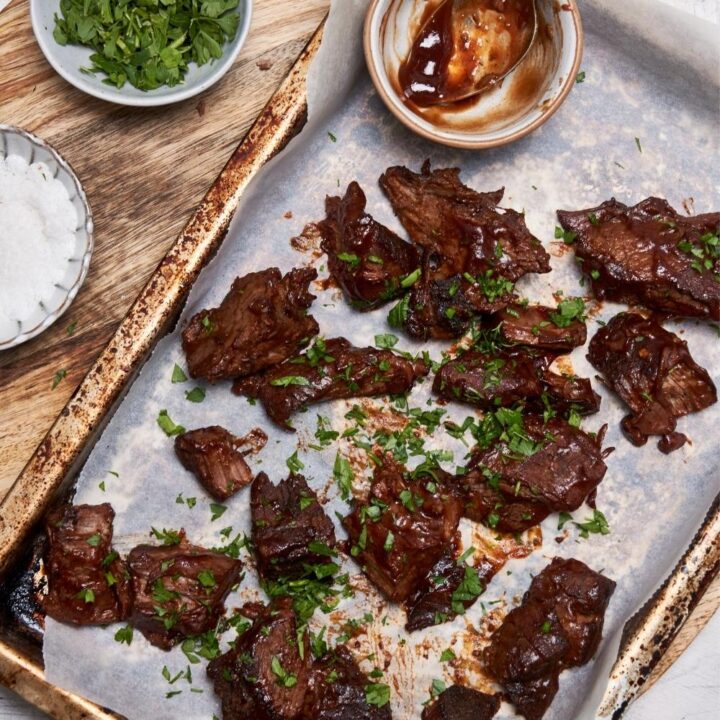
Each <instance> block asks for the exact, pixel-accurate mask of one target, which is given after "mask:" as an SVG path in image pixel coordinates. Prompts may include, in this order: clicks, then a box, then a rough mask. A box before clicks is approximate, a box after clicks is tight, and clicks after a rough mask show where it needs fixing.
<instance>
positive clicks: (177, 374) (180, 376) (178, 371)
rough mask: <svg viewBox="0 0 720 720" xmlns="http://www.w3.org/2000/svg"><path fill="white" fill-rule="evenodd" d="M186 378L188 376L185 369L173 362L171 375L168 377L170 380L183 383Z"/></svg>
mask: <svg viewBox="0 0 720 720" xmlns="http://www.w3.org/2000/svg"><path fill="white" fill-rule="evenodd" d="M187 379H188V377H187V375H186V374H185V371H184V370H183V369H182V368H181V367H180V366H179V365H178V364H177V363H175V366H174V367H173V371H172V377H171V378H170V382H173V383H184V382H186V381H187Z"/></svg>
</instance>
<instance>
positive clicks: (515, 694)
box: [483, 558, 615, 720]
mask: <svg viewBox="0 0 720 720" xmlns="http://www.w3.org/2000/svg"><path fill="white" fill-rule="evenodd" d="M614 590H615V583H614V582H613V581H612V580H609V579H608V578H606V577H605V576H604V575H601V574H599V573H596V572H595V571H593V570H591V569H590V568H589V567H587V565H585V564H583V563H581V562H580V561H578V560H573V559H569V560H564V559H560V558H555V559H554V560H553V561H552V563H550V565H548V566H547V567H546V568H545V569H544V570H543V571H542V572H541V573H540V574H539V575H538V576H537V577H535V578H534V579H533V581H532V583H531V585H530V588H529V589H528V591H527V592H526V593H525V596H524V597H523V601H522V604H521V605H520V607H517V608H515V609H514V610H511V611H510V612H509V613H508V615H507V616H506V617H505V619H504V621H503V623H502V625H501V626H500V628H499V629H498V630H497V631H496V632H495V633H494V634H493V635H492V637H491V639H490V645H489V646H488V647H487V648H486V649H485V652H484V654H483V661H484V665H485V668H486V670H487V671H488V672H489V673H490V675H491V676H492V677H493V678H494V679H495V680H497V681H498V682H499V683H501V684H502V685H503V686H504V688H505V692H506V694H507V697H508V699H509V700H510V702H512V703H514V704H515V708H516V710H517V712H518V713H520V714H521V715H523V716H524V717H525V718H527V720H540V718H542V716H543V715H544V714H545V711H546V710H547V708H548V707H549V706H550V703H551V702H552V700H553V698H554V696H555V693H556V692H557V688H558V676H559V674H560V673H561V672H562V670H563V669H565V668H571V667H578V666H580V665H584V664H585V663H587V662H588V661H589V660H590V659H591V658H592V656H593V655H594V654H595V651H596V650H597V648H598V645H599V644H600V640H601V638H602V629H603V621H604V619H605V610H606V609H607V606H608V603H609V601H610V597H611V596H612V594H613V592H614Z"/></svg>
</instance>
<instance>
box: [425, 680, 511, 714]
mask: <svg viewBox="0 0 720 720" xmlns="http://www.w3.org/2000/svg"><path fill="white" fill-rule="evenodd" d="M499 709H500V695H486V694H485V693H481V692H478V691H477V690H473V689H471V688H468V687H463V686H462V685H451V686H450V687H449V688H447V689H446V690H443V691H442V692H441V693H440V694H439V695H438V696H437V697H436V698H435V700H433V701H432V702H431V703H430V704H429V705H426V706H425V708H424V710H423V712H422V720H491V718H493V717H495V714H496V713H497V711H498V710H499Z"/></svg>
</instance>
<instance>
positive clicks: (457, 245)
mask: <svg viewBox="0 0 720 720" xmlns="http://www.w3.org/2000/svg"><path fill="white" fill-rule="evenodd" d="M459 174H460V171H459V169H458V168H441V169H436V170H430V163H429V162H427V161H426V162H425V164H424V165H423V166H422V169H421V171H420V173H419V174H418V173H414V172H412V171H411V170H408V169H407V168H405V167H391V168H388V169H387V170H386V171H385V173H384V174H383V175H382V176H381V177H380V186H381V187H382V189H383V191H384V192H385V194H386V195H387V197H388V199H389V200H390V203H391V204H392V207H393V210H394V211H395V214H396V215H397V216H398V218H399V219H400V222H401V223H402V224H403V226H404V227H405V229H406V230H407V231H408V233H409V235H410V238H411V240H412V241H413V242H415V243H416V244H418V245H421V246H422V247H424V248H425V249H426V250H428V251H430V252H432V253H435V254H437V255H438V256H439V258H441V263H440V265H439V267H438V270H437V277H438V278H447V277H450V276H452V275H455V274H458V273H459V274H463V273H468V274H470V275H472V276H478V275H484V274H485V273H486V272H487V271H488V270H492V271H493V272H494V273H495V275H496V276H501V277H503V278H506V279H508V280H510V281H513V282H514V281H515V280H518V279H519V278H520V277H522V276H523V275H525V274H526V273H529V272H536V273H544V272H549V271H550V256H549V255H548V254H547V252H546V251H545V250H544V248H543V246H542V244H541V243H540V241H539V240H538V239H537V238H536V237H534V236H533V235H532V234H531V233H530V231H529V230H528V229H527V227H526V225H525V219H524V216H523V215H521V214H520V213H518V212H515V211H514V210H507V209H506V210H502V211H500V210H499V209H498V207H497V206H498V203H499V202H500V201H501V200H502V196H503V190H498V191H495V192H491V193H478V192H476V191H475V190H472V189H471V188H469V187H466V186H465V185H463V184H462V183H461V182H460V177H459Z"/></svg>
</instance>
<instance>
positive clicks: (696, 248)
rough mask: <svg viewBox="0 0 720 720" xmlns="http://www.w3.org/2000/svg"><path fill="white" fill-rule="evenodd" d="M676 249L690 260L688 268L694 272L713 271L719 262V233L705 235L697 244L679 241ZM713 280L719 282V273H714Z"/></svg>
mask: <svg viewBox="0 0 720 720" xmlns="http://www.w3.org/2000/svg"><path fill="white" fill-rule="evenodd" d="M677 246H678V248H679V249H680V250H682V252H684V253H685V254H686V255H689V256H690V257H691V258H692V261H691V263H690V267H691V268H692V269H693V270H695V271H696V272H699V273H703V272H705V271H707V270H713V269H714V268H715V266H716V264H717V263H718V261H720V233H717V232H716V233H715V234H713V233H705V234H704V235H703V236H701V237H700V242H699V244H696V243H692V242H690V241H689V240H681V241H680V242H679V243H678V245H677ZM714 275H715V279H716V280H717V281H719V282H720V273H718V272H715V273H714Z"/></svg>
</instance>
